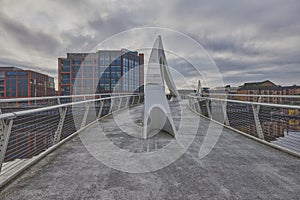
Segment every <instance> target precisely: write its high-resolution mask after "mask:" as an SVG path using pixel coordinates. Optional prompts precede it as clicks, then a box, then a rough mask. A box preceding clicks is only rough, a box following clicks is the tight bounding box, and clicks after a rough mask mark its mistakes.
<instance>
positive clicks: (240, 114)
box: [188, 95, 300, 156]
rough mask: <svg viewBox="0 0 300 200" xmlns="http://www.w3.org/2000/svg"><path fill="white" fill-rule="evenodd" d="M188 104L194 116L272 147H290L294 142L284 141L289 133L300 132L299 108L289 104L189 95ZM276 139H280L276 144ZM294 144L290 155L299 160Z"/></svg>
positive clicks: (290, 149) (299, 153) (298, 152)
mask: <svg viewBox="0 0 300 200" xmlns="http://www.w3.org/2000/svg"><path fill="white" fill-rule="evenodd" d="M262 96H263V95H262ZM273 96H274V95H273ZM277 96H279V95H277ZM280 97H286V96H280ZM288 97H290V96H288ZM297 97H299V96H297ZM293 98H294V96H293ZM188 100H189V102H188V103H189V104H188V105H189V108H190V109H191V110H192V111H193V112H195V113H197V114H199V115H201V116H204V117H206V118H208V119H210V120H212V121H215V122H217V123H219V124H221V125H223V126H225V127H229V128H230V129H232V130H235V131H237V132H243V134H246V135H250V136H251V137H256V138H258V139H259V140H261V141H263V142H271V143H272V142H273V141H276V142H274V143H273V144H272V145H274V146H276V145H277V146H279V147H278V148H281V147H284V148H287V147H288V146H286V142H289V140H292V138H287V139H286V140H285V137H289V136H288V135H289V134H288V133H289V132H290V131H297V132H300V124H299V123H300V105H289V104H287V102H286V103H285V104H278V103H274V104H273V103H262V102H261V100H262V99H261V98H259V99H258V101H257V102H256V101H255V102H250V101H241V100H234V99H227V98H223V96H220V97H219V98H212V97H206V96H196V95H188ZM290 101H291V102H293V101H294V100H293V99H291V100H290ZM228 103H230V104H228ZM270 108H271V109H270ZM299 135H300V133H299ZM281 137H283V138H284V139H282V138H281ZM277 138H281V139H278V140H277ZM281 140H283V143H282V146H280V144H281V142H280V141H281ZM294 142H295V141H292V144H291V147H289V148H288V151H287V152H293V153H292V154H293V155H298V156H299V155H300V148H295V146H294ZM299 145H300V143H299Z"/></svg>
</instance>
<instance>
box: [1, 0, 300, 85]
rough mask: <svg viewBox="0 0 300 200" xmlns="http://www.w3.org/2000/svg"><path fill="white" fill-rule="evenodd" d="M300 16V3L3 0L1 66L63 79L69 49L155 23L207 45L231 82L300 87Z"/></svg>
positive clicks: (89, 46)
mask: <svg viewBox="0 0 300 200" xmlns="http://www.w3.org/2000/svg"><path fill="white" fill-rule="evenodd" d="M299 11H300V1H299V0H263V1H262V0H251V1H241V0H226V1H224V0H220V1H211V0H207V1H202V0H182V1H173V0H157V1H155V0H150V1H146V0H140V1H139V0H134V1H133V0H132V1H131V0H122V1H114V0H107V1H106V0H88V1H80V0H67V1H61V0H51V1H50V0H49V1H43V0H22V1H19V0H0V33H1V37H0V63H1V65H16V66H20V65H23V66H28V67H29V68H31V69H34V70H37V71H40V72H43V73H47V74H49V75H51V76H54V77H55V78H57V58H58V57H65V56H66V53H67V52H84V51H90V50H92V49H93V48H94V47H95V46H96V45H97V44H98V43H99V42H101V41H103V40H105V39H107V38H108V37H110V36H112V35H113V34H117V33H119V32H122V31H126V30H128V29H132V28H140V27H153V26H155V27H163V28H169V29H173V30H177V31H179V32H182V33H184V34H186V35H188V36H189V37H191V38H193V39H194V40H196V41H197V42H199V43H200V44H201V45H203V46H204V48H205V49H206V50H207V51H208V53H209V54H210V55H211V57H212V58H213V60H214V61H215V63H216V64H217V66H218V68H219V70H220V72H221V74H222V77H223V80H224V83H225V84H231V85H234V86H237V85H241V84H242V83H244V82H250V81H262V80H266V79H269V80H271V81H274V82H275V83H277V84H280V85H291V84H298V85H300V78H299V77H300V76H299V75H300V20H299V19H300V12H299ZM152 40H154V39H152V38H151V41H152ZM122 45H124V46H121V47H120V48H126V47H127V46H126V43H125V44H122ZM128 46H130V45H128ZM179 48H180V47H179Z"/></svg>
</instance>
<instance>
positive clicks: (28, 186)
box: [0, 107, 300, 200]
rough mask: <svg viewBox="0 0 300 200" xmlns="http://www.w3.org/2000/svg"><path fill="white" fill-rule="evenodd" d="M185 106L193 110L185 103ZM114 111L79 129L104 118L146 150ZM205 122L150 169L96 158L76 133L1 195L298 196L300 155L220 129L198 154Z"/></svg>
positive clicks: (127, 144)
mask: <svg viewBox="0 0 300 200" xmlns="http://www.w3.org/2000/svg"><path fill="white" fill-rule="evenodd" d="M140 111H141V107H136V108H133V109H132V110H131V113H134V115H137V113H140ZM185 112H186V113H185V114H188V115H191V116H192V115H194V114H193V113H191V112H190V111H189V110H188V109H187V108H186V110H185ZM140 116H141V115H140ZM111 118H112V117H107V118H105V119H103V120H101V121H100V123H99V124H95V125H93V126H91V127H90V128H88V129H86V130H85V131H84V132H83V133H82V134H92V133H93V132H95V131H97V129H98V128H99V126H100V125H101V126H102V127H104V128H106V129H107V130H110V134H108V135H107V136H108V137H109V138H110V139H111V140H112V141H114V143H115V144H117V145H118V146H120V147H123V148H125V149H126V148H127V149H130V150H132V151H143V147H145V146H144V145H138V144H140V143H141V142H142V139H138V138H133V137H124V135H122V134H121V133H120V132H121V131H118V130H117V129H118V128H117V127H116V126H113V122H112V121H113V120H111ZM208 124H209V121H207V120H206V119H200V122H199V129H198V133H197V135H196V137H195V139H194V141H193V143H192V145H191V146H190V147H189V149H188V150H187V152H185V153H184V154H183V155H182V156H181V157H180V158H179V159H178V160H176V161H175V162H174V163H172V164H171V165H169V166H167V167H165V168H162V169H160V170H158V171H155V172H150V173H126V172H121V171H118V170H116V169H113V168H110V167H108V166H106V165H104V164H102V163H101V162H100V161H98V160H97V159H95V158H94V157H93V156H92V155H91V154H90V153H89V152H88V150H87V149H86V148H85V146H84V145H83V144H82V142H81V140H80V137H79V136H76V137H74V138H73V139H72V140H70V141H68V142H67V143H65V144H64V145H62V146H61V147H59V148H58V149H57V150H56V151H54V152H53V153H51V154H49V155H48V156H47V157H46V158H44V159H43V160H41V161H40V162H39V163H37V164H36V165H35V166H33V167H32V168H30V169H29V170H27V171H26V172H25V173H23V174H22V175H21V176H20V177H18V178H17V179H16V180H14V181H13V182H12V183H11V184H10V185H8V186H7V187H6V188H4V189H3V190H2V191H1V192H0V199H2V200H5V199H46V198H47V199H60V198H64V199H83V198H87V199H297V198H299V191H300V170H299V169H300V159H298V158H296V157H293V156H290V155H288V154H286V153H283V152H281V151H278V150H276V149H273V148H271V147H269V146H266V145H264V144H261V143H258V142H256V141H253V140H251V139H249V138H246V137H245V136H242V135H240V134H238V133H235V132H232V131H229V130H227V129H223V131H222V134H221V135H220V138H219V139H218V141H217V143H216V145H215V146H214V148H213V149H212V151H211V152H210V153H209V154H208V155H207V156H206V157H204V158H202V159H200V158H199V157H198V152H199V149H200V146H201V144H202V142H203V140H204V137H205V135H206V131H207V129H208ZM171 140H172V138H170V137H168V136H166V135H164V136H163V135H162V134H161V135H160V136H158V137H156V138H155V141H156V142H158V143H161V144H163V143H166V142H169V141H171ZM141 147H142V148H141ZM147 148H148V147H147ZM149 148H150V149H151V148H154V149H155V148H158V147H157V145H154V146H153V145H152V146H151V145H150V147H149ZM149 148H148V149H146V150H147V151H149ZM144 150H145V149H144Z"/></svg>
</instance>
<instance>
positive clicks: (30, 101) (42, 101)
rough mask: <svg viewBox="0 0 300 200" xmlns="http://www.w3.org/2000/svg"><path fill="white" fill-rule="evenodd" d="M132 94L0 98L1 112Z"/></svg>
mask: <svg viewBox="0 0 300 200" xmlns="http://www.w3.org/2000/svg"><path fill="white" fill-rule="evenodd" d="M120 95H130V93H101V94H82V95H69V96H49V97H27V98H10V99H0V113H7V112H14V111H19V110H25V109H33V108H40V107H46V106H52V105H58V104H63V103H70V102H76V101H83V100H88V99H99V98H101V97H108V96H120Z"/></svg>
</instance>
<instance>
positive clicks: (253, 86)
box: [237, 80, 282, 104]
mask: <svg viewBox="0 0 300 200" xmlns="http://www.w3.org/2000/svg"><path fill="white" fill-rule="evenodd" d="M237 94H248V95H282V88H281V86H280V85H275V84H274V83H273V82H271V81H269V80H266V81H262V82H252V83H245V84H244V85H242V86H240V87H239V88H238V89H237ZM237 99H238V100H241V101H254V102H257V101H258V97H253V96H248V97H247V96H246V97H242V96H241V97H237ZM281 101H282V99H281V98H276V97H274V98H273V97H264V98H262V102H263V103H275V104H276V103H281Z"/></svg>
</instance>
